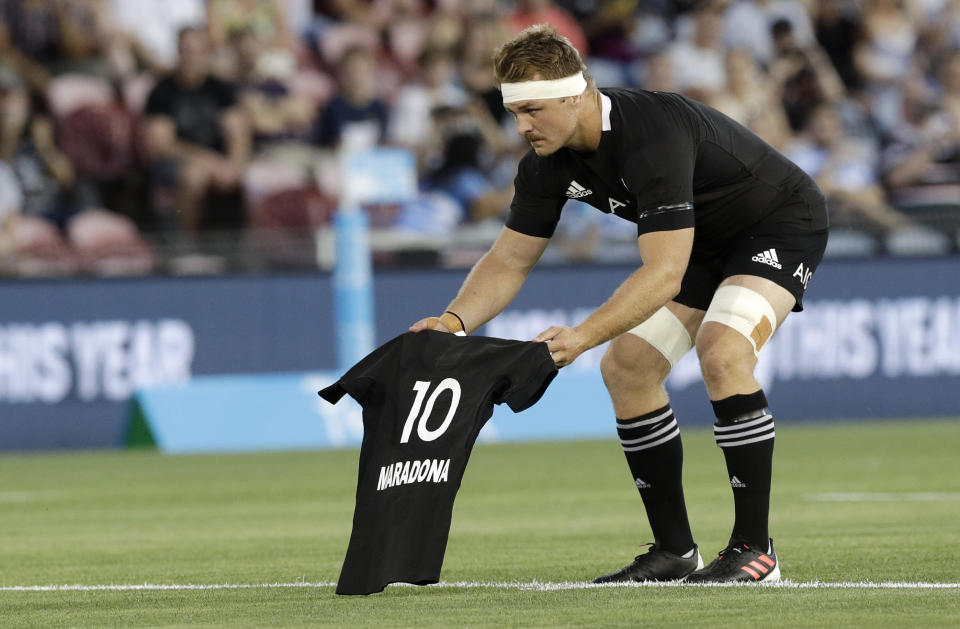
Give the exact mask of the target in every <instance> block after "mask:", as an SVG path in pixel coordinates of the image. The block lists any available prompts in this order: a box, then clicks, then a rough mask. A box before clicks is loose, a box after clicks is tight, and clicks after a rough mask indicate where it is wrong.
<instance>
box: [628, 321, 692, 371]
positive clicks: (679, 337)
mask: <svg viewBox="0 0 960 629" xmlns="http://www.w3.org/2000/svg"><path fill="white" fill-rule="evenodd" d="M628 332H629V333H630V334H633V335H635V336H639V337H640V338H642V339H643V340H644V341H646V342H647V343H650V344H651V345H653V346H654V347H656V348H657V351H659V352H660V353H661V354H663V356H664V358H666V359H667V360H668V361H670V366H671V367H673V366H674V365H676V364H677V363H678V362H679V361H680V359H681V358H683V355H684V354H686V353H687V352H689V351H690V349H691V348H692V347H693V339H692V338H690V333H689V332H687V328H685V327H683V323H682V322H681V321H680V319H678V318H677V315H675V314H673V313H672V312H670V310H669V309H668V308H667V307H666V306H663V307H662V308H660V310H657V311H656V312H655V313H653V314H652V315H651V316H650V318H649V319H647V320H646V321H644V322H643V323H641V324H640V325H638V326H637V327H635V328H633V329H632V330H628Z"/></svg>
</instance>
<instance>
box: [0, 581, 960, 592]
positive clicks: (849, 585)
mask: <svg viewBox="0 0 960 629" xmlns="http://www.w3.org/2000/svg"><path fill="white" fill-rule="evenodd" d="M395 585H396V586H402V587H417V586H413V585H410V584H408V583H397V584H395ZM334 586H336V583H334V582H332V581H317V582H308V581H295V582H292V583H210V584H202V583H182V584H181V583H141V584H114V585H82V584H74V585H5V586H0V592H134V591H150V590H158V591H162V590H254V589H267V590H269V589H288V588H331V587H334ZM754 586H756V587H765V588H774V589H785V590H856V589H866V590H960V583H932V582H911V581H883V582H874V581H833V582H830V581H801V582H796V581H780V582H777V583H761V584H759V585H757V584H753V583H717V584H713V585H700V584H692V583H683V582H680V581H670V582H665V583H603V584H598V583H587V582H583V581H559V582H549V581H530V582H527V583H520V582H496V581H489V582H484V581H479V582H478V581H453V582H441V583H437V584H436V585H428V586H425V587H426V588H428V589H445V588H452V589H466V590H475V589H490V590H518V591H533V592H558V591H563V590H599V589H605V588H616V587H633V588H639V587H654V588H659V587H687V588H691V587H754Z"/></svg>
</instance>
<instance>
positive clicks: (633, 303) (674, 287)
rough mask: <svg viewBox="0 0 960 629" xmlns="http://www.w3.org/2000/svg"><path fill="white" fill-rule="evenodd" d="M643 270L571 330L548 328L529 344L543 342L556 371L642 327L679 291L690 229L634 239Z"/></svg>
mask: <svg viewBox="0 0 960 629" xmlns="http://www.w3.org/2000/svg"><path fill="white" fill-rule="evenodd" d="M637 246H638V247H639V248H640V256H641V257H642V258H643V266H641V267H640V268H639V269H637V270H636V271H634V272H633V273H632V274H631V275H630V277H628V278H627V279H626V280H625V281H624V282H623V283H622V284H620V286H619V287H618V288H617V290H616V291H614V293H613V295H611V296H610V298H609V299H608V300H607V301H606V302H605V303H604V304H603V305H602V306H600V307H599V308H597V309H596V310H594V311H593V313H591V314H590V316H589V317H587V318H586V319H585V320H584V321H583V323H581V324H580V325H577V326H575V327H568V326H551V327H549V328H547V329H546V330H544V331H543V332H541V333H540V334H538V335H537V337H536V338H535V339H534V341H538V342H540V341H548V343H547V348H548V349H549V350H550V352H551V353H552V354H553V360H554V362H555V363H556V364H557V366H558V367H564V366H566V365H569V364H570V363H572V362H573V361H574V360H576V358H577V356H579V355H580V354H582V353H583V352H585V351H586V350H588V349H590V348H592V347H596V346H597V345H600V344H601V343H605V342H606V341H609V340H610V339H612V338H615V337H617V336H619V335H621V334H623V333H624V332H626V331H628V330H630V329H632V328H634V327H635V326H637V325H639V324H640V323H643V321H645V320H646V319H647V318H648V317H649V316H650V315H652V314H653V313H654V312H656V311H657V310H658V309H659V308H660V307H661V306H663V305H665V304H666V303H667V302H668V301H670V300H671V299H673V298H674V297H676V295H677V293H679V292H680V281H681V280H682V279H683V274H684V272H686V270H687V263H688V262H689V260H690V251H691V249H692V248H693V228H692V227H687V228H683V229H674V230H668V231H655V232H647V233H645V234H641V235H640V236H639V237H638V238H637Z"/></svg>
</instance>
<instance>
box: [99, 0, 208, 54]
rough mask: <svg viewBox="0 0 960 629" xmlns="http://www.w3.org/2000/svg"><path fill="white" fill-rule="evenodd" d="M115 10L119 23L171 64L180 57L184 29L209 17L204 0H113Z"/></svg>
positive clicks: (113, 11)
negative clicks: (178, 41)
mask: <svg viewBox="0 0 960 629" xmlns="http://www.w3.org/2000/svg"><path fill="white" fill-rule="evenodd" d="M111 13H112V14H113V17H114V19H115V20H116V25H117V27H119V28H120V29H121V30H124V31H126V32H127V33H130V34H131V35H133V36H134V37H136V38H137V40H138V41H139V42H140V43H141V44H143V46H144V47H145V48H146V49H147V50H148V51H149V52H150V54H151V55H153V56H154V57H155V58H156V60H157V61H159V62H160V63H162V64H164V65H166V66H168V67H173V65H174V64H175V63H176V61H177V34H178V33H179V31H180V29H181V28H183V27H184V26H202V25H203V24H204V23H205V22H206V20H207V9H206V4H205V3H204V0H111Z"/></svg>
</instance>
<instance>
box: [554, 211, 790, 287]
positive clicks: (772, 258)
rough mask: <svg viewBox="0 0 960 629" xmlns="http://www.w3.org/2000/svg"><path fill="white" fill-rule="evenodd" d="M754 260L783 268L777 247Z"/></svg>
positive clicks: (756, 256) (763, 252)
mask: <svg viewBox="0 0 960 629" xmlns="http://www.w3.org/2000/svg"><path fill="white" fill-rule="evenodd" d="M568 194H569V193H568ZM750 259H751V260H753V261H754V262H761V263H763V264H769V265H770V266H772V267H773V268H775V269H782V268H783V265H781V264H780V260H779V259H777V250H776V249H767V250H766V251H761V252H760V253H758V254H757V255H755V256H753V257H752V258H750Z"/></svg>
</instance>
